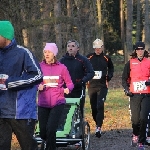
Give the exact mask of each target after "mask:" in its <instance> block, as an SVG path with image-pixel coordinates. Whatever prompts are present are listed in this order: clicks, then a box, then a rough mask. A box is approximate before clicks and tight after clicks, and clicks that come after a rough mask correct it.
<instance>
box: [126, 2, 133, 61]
mask: <svg viewBox="0 0 150 150" xmlns="http://www.w3.org/2000/svg"><path fill="white" fill-rule="evenodd" d="M126 22H127V24H126V48H127V53H125V54H126V56H125V61H127V60H128V59H129V58H130V56H129V54H131V53H132V51H133V44H132V29H133V27H132V23H133V0H127V21H126Z"/></svg>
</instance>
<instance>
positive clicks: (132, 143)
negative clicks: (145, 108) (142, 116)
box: [131, 134, 139, 147]
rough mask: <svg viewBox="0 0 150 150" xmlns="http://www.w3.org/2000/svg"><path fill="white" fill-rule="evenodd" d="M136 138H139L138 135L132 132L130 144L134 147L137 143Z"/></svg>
mask: <svg viewBox="0 0 150 150" xmlns="http://www.w3.org/2000/svg"><path fill="white" fill-rule="evenodd" d="M138 140H139V138H138V136H136V135H134V134H133V135H132V141H131V145H132V146H133V147H136V146H137V144H138Z"/></svg>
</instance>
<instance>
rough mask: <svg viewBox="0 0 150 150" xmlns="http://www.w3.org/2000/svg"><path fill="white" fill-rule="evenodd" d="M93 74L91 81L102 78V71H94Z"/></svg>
mask: <svg viewBox="0 0 150 150" xmlns="http://www.w3.org/2000/svg"><path fill="white" fill-rule="evenodd" d="M94 72H95V76H94V77H93V79H100V78H101V77H102V71H94Z"/></svg>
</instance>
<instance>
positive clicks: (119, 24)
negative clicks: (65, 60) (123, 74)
mask: <svg viewBox="0 0 150 150" xmlns="http://www.w3.org/2000/svg"><path fill="white" fill-rule="evenodd" d="M0 3H1V5H0V20H10V21H11V22H12V24H13V25H14V27H15V38H16V39H17V41H18V44H19V45H24V46H25V47H27V48H29V49H30V50H32V51H33V53H34V54H35V55H36V57H37V58H38V60H41V59H42V50H43V46H44V44H45V42H55V43H56V44H57V45H58V47H59V55H58V57H61V56H62V55H64V54H65V52H66V42H67V41H68V40H69V39H76V40H78V41H79V43H80V53H82V54H84V55H86V54H87V53H89V52H92V51H93V48H92V43H93V41H94V40H95V39H96V38H100V39H102V40H103V41H104V48H105V52H106V53H108V54H109V55H112V54H117V52H118V50H123V52H124V53H123V54H124V56H125V61H127V59H128V56H129V54H130V53H131V52H132V51H133V46H134V44H135V42H136V41H139V40H141V41H144V42H145V44H146V49H148V48H149V47H150V33H149V32H150V24H149V20H150V19H149V12H150V11H149V10H150V8H149V3H150V2H149V0H34V1H31V0H19V1H18V0H0Z"/></svg>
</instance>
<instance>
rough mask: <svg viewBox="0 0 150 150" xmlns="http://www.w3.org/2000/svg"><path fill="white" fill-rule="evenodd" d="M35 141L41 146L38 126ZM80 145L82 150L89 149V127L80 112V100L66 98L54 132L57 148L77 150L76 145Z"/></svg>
mask: <svg viewBox="0 0 150 150" xmlns="http://www.w3.org/2000/svg"><path fill="white" fill-rule="evenodd" d="M35 139H36V140H37V142H38V145H40V146H41V143H42V139H41V138H40V136H39V126H38V123H37V126H36V129H35ZM79 142H80V143H81V148H82V150H89V148H90V126H89V123H88V122H87V121H85V120H84V117H82V115H81V111H80V98H66V105H65V108H64V113H63V115H62V117H61V119H60V124H59V126H58V129H57V132H56V145H57V147H68V148H70V147H71V149H78V148H79V147H76V146H75V144H76V143H79Z"/></svg>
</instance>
